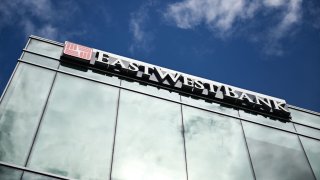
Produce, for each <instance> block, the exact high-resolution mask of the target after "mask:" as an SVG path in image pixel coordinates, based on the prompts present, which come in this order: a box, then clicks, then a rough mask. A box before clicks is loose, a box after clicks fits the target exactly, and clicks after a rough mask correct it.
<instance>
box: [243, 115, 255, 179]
mask: <svg viewBox="0 0 320 180" xmlns="http://www.w3.org/2000/svg"><path fill="white" fill-rule="evenodd" d="M239 121H240V125H241V130H242V134H243V139H244V142H245V145H246V150H247V153H248V157H249V161H250V166H251V170H252V174H253V178H254V179H257V178H256V173H255V171H254V167H253V162H252V158H251V154H250V151H249V146H248V142H247V138H246V134H245V131H244V128H243V124H242V121H241V120H239Z"/></svg>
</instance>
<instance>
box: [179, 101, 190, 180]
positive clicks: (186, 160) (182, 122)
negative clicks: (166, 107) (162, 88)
mask: <svg viewBox="0 0 320 180" xmlns="http://www.w3.org/2000/svg"><path fill="white" fill-rule="evenodd" d="M180 101H181V96H180ZM180 111H181V126H182V138H183V147H184V158H185V163H186V164H185V165H186V175H187V180H188V179H189V172H188V159H187V147H186V138H185V129H184V118H183V108H182V104H180Z"/></svg>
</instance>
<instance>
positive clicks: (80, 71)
mask: <svg viewBox="0 0 320 180" xmlns="http://www.w3.org/2000/svg"><path fill="white" fill-rule="evenodd" d="M59 69H60V70H63V71H66V72H69V73H72V74H76V75H80V76H84V77H87V78H92V79H95V80H99V81H103V82H106V83H109V84H113V85H118V86H119V85H120V80H119V78H118V77H116V76H109V75H106V74H105V73H103V72H101V71H96V70H91V69H88V68H86V67H82V66H77V65H73V64H68V63H61V66H60V67H59Z"/></svg>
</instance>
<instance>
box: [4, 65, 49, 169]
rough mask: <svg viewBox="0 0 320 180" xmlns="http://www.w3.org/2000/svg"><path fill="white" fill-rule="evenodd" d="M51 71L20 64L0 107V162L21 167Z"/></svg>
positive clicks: (46, 91)
mask: <svg viewBox="0 0 320 180" xmlns="http://www.w3.org/2000/svg"><path fill="white" fill-rule="evenodd" d="M53 77H54V72H52V71H49V70H46V69H41V68H38V67H35V66H32V65H28V64H24V63H20V64H19V67H18V69H17V70H16V72H15V75H14V77H13V79H12V81H11V84H10V86H9V87H8V89H7V92H6V94H5V95H4V97H3V99H2V102H1V105H0V160H1V161H5V162H9V163H14V164H18V165H22V166H24V164H25V161H26V157H27V155H28V152H29V148H30V146H31V143H32V139H33V136H34V133H35V131H36V128H37V124H38V121H39V119H40V116H41V113H42V111H43V107H44V104H45V102H46V99H47V96H48V94H49V90H50V88H51V84H52V82H53Z"/></svg>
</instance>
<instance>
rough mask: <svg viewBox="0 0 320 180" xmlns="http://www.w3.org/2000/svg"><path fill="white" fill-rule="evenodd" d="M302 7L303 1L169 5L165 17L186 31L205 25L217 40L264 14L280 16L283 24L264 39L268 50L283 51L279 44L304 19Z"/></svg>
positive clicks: (202, 0) (191, 0)
mask: <svg viewBox="0 0 320 180" xmlns="http://www.w3.org/2000/svg"><path fill="white" fill-rule="evenodd" d="M301 4H302V0H263V1H259V0H183V1H181V2H177V3H173V4H169V5H168V7H167V9H166V11H165V14H164V17H165V19H166V20H168V21H169V22H171V23H173V24H174V25H175V26H177V27H179V28H182V29H192V28H195V27H197V26H199V25H202V24H204V25H206V26H207V27H208V29H210V30H211V31H213V32H214V33H215V34H216V35H217V36H220V37H224V35H226V34H230V33H231V32H234V31H236V29H235V24H236V23H242V24H243V25H244V26H246V23H248V22H252V21H255V20H256V19H255V15H257V14H259V13H261V12H265V11H266V12H267V11H268V12H273V11H274V12H275V13H279V12H280V13H279V14H281V17H280V20H278V23H277V24H272V26H271V27H267V29H268V28H269V29H268V30H267V32H268V33H267V34H265V35H264V36H266V38H265V39H268V40H267V41H268V42H267V43H266V44H265V45H266V46H274V47H272V48H276V49H279V48H280V49H279V50H281V45H280V43H279V41H280V40H281V38H283V37H284V36H286V35H287V33H288V31H290V30H291V28H292V27H293V26H294V25H295V24H296V23H298V22H299V20H300V19H301V18H300V17H301V13H302V12H301ZM270 17H271V15H270ZM266 26H270V24H268V25H266ZM221 35H222V36H221ZM270 52H272V51H270ZM271 54H272V53H271ZM275 55H281V53H279V52H277V53H275Z"/></svg>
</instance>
